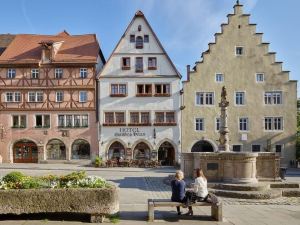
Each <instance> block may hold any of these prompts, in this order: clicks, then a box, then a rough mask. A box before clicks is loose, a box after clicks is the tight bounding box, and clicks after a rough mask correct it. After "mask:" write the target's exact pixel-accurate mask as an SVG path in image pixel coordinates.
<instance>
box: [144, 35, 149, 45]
mask: <svg viewBox="0 0 300 225" xmlns="http://www.w3.org/2000/svg"><path fill="white" fill-rule="evenodd" d="M144 43H149V35H147V34H146V35H144Z"/></svg>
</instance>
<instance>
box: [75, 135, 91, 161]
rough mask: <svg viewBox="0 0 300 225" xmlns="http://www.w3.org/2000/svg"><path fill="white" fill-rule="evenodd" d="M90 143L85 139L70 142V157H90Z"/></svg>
mask: <svg viewBox="0 0 300 225" xmlns="http://www.w3.org/2000/svg"><path fill="white" fill-rule="evenodd" d="M90 149H91V148H90V144H89V143H88V142H87V141H86V140H82V139H78V140H75V141H74V142H73V144H72V154H71V158H72V159H90V154H91V153H90Z"/></svg>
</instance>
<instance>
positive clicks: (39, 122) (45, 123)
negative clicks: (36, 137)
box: [35, 115, 50, 128]
mask: <svg viewBox="0 0 300 225" xmlns="http://www.w3.org/2000/svg"><path fill="white" fill-rule="evenodd" d="M35 127H36V128H42V127H44V128H48V127H50V115H35Z"/></svg>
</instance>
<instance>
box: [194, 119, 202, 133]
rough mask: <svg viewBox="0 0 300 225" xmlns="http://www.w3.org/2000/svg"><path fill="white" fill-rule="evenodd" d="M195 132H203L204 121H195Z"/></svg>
mask: <svg viewBox="0 0 300 225" xmlns="http://www.w3.org/2000/svg"><path fill="white" fill-rule="evenodd" d="M195 125H196V127H195V128H196V131H204V119H203V118H196V119H195Z"/></svg>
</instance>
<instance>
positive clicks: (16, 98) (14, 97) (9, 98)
mask: <svg viewBox="0 0 300 225" xmlns="http://www.w3.org/2000/svg"><path fill="white" fill-rule="evenodd" d="M20 101H21V93H20V92H6V102H20Z"/></svg>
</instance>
